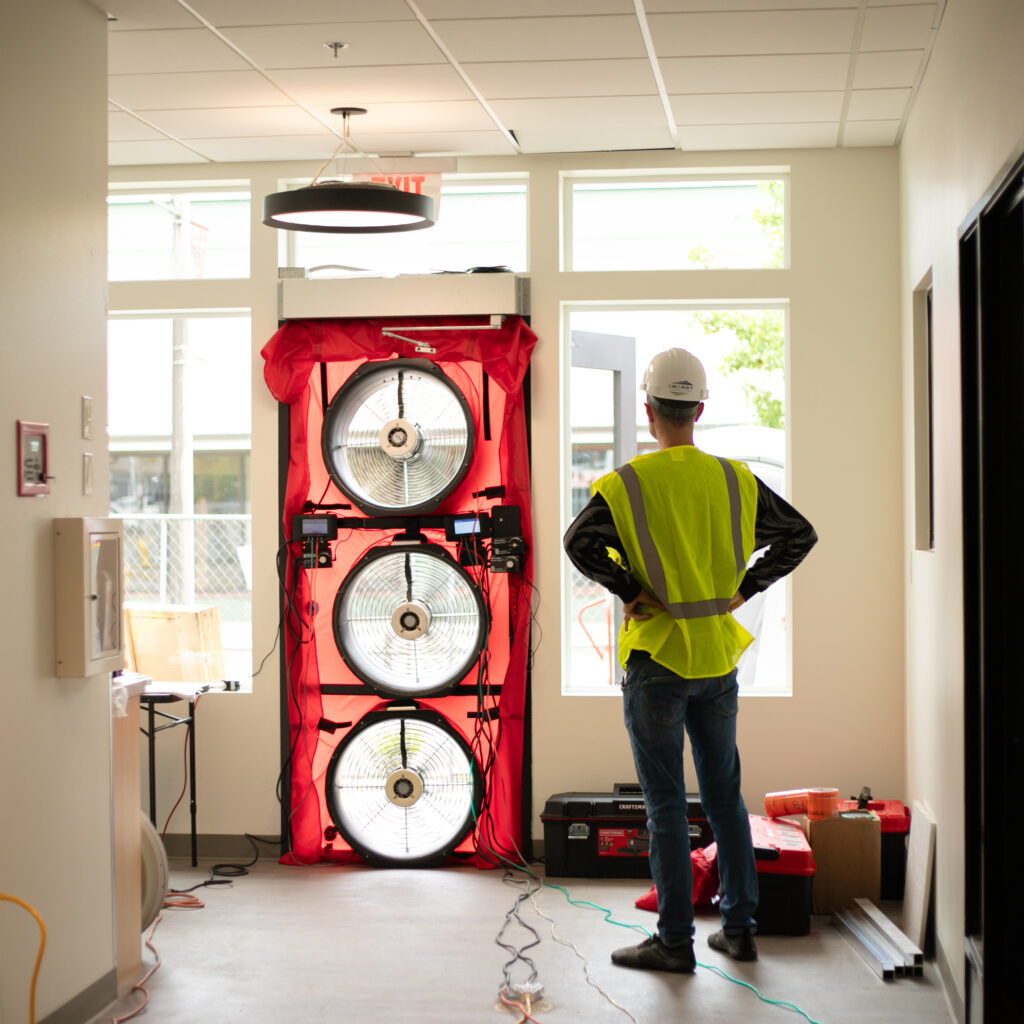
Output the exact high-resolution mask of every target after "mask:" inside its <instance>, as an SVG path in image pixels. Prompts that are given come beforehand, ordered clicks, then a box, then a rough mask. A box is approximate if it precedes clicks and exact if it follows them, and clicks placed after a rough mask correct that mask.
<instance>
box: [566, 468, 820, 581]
mask: <svg viewBox="0 0 1024 1024" xmlns="http://www.w3.org/2000/svg"><path fill="white" fill-rule="evenodd" d="M755 479H756V480H757V512H756V518H755V520H754V550H755V551H760V550H761V549H763V548H764V549H767V550H765V552H764V554H763V555H761V557H760V558H758V559H757V561H755V562H754V563H753V564H752V565H751V566H750V567H749V568H748V569H747V573H746V575H745V576H744V577H743V580H742V581H741V582H740V588H739V592H740V594H741V595H742V596H743V599H744V600H749V599H750V598H751V597H752V596H753V595H754V594H757V593H759V592H760V591H762V590H765V589H766V588H767V587H769V586H770V585H771V584H772V583H774V582H775V581H776V580H780V579H782V577H783V576H786V575H787V574H789V573H791V572H792V571H793V570H794V569H795V568H796V567H797V566H798V565H799V564H800V563H801V562H802V561H803V560H804V558H805V557H806V556H807V553H808V552H809V551H810V550H811V548H812V547H814V545H815V542H816V541H817V539H818V535H817V534H816V533H815V532H814V527H813V526H811V524H810V523H809V522H808V521H807V520H806V519H805V518H804V517H803V516H802V515H800V513H799V512H797V510H796V509H795V508H793V506H792V505H790V504H789V502H787V501H786V500H785V499H783V498H780V497H779V495H777V494H776V493H775V492H774V491H773V490H772V489H771V488H770V487H769V486H768V485H767V484H766V483H764V481H763V480H761V479H759V478H757V477H755ZM562 543H563V544H564V546H565V552H566V554H567V555H568V556H569V561H570V562H572V564H573V565H574V566H576V568H577V569H579V571H580V572H581V573H583V575H584V576H586V577H587V578H588V579H591V580H593V581H594V582H595V583H599V584H600V585H601V586H603V587H604V588H605V589H607V590H610V591H611V592H612V593H613V594H614V595H615V596H616V597H618V598H620V599H621V600H622V601H632V600H633V599H634V598H635V597H636V596H637V595H638V594H639V593H640V591H641V590H643V587H642V586H641V584H640V583H639V582H638V581H637V580H636V579H635V578H634V577H633V576H632V575H631V574H630V571H629V566H628V565H627V564H625V552H624V550H623V545H622V541H621V540H620V539H619V535H618V533H617V532H616V529H615V523H614V521H613V520H612V513H611V509H610V508H609V507H608V503H607V502H606V501H605V500H604V498H602V497H601V495H600V494H595V495H594V497H593V498H591V499H590V501H589V502H588V503H587V505H586V506H585V507H584V509H583V510H582V511H581V512H580V514H579V515H578V516H577V517H576V518H575V519H574V520H573V522H572V525H571V526H570V527H569V529H568V530H567V531H566V534H565V537H564V539H563V542H562ZM609 548H611V549H612V550H614V551H618V552H619V553H620V554H621V555H622V556H623V565H619V564H618V563H617V562H615V561H614V560H613V559H611V558H610V557H609V556H608V549H609Z"/></svg>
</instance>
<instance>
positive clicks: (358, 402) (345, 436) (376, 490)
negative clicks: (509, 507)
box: [321, 359, 473, 515]
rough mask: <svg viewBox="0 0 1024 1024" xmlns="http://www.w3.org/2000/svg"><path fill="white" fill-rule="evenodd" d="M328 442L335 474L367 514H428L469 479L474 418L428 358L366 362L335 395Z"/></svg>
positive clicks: (327, 457) (324, 436)
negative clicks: (467, 473)
mask: <svg viewBox="0 0 1024 1024" xmlns="http://www.w3.org/2000/svg"><path fill="white" fill-rule="evenodd" d="M321 447H322V449H323V456H324V464H325V465H326V466H327V471H328V473H330V475H331V479H332V480H333V481H334V482H335V484H337V486H338V488H339V489H340V490H341V491H342V492H343V493H344V494H346V495H347V496H348V497H349V498H350V499H351V500H352V501H353V502H354V503H355V504H356V505H357V506H358V507H359V509H360V510H362V512H364V513H365V514H366V515H380V514H387V513H395V512H404V513H412V512H422V511H424V510H426V509H431V508H433V507H434V506H436V505H437V504H438V503H439V502H440V501H442V500H443V499H444V498H445V497H447V496H448V495H449V494H450V493H451V492H452V491H453V490H454V489H455V487H456V486H457V485H458V483H459V481H460V480H462V478H463V476H465V474H466V470H467V468H468V467H469V463H470V460H471V459H472V457H473V417H472V414H471V413H470V410H469V405H468V403H467V402H466V399H465V397H464V396H463V395H462V394H461V392H460V391H459V390H458V388H456V386H455V385H454V384H453V383H452V382H451V380H449V379H448V377H447V376H445V374H444V373H443V372H442V371H441V370H440V368H439V367H437V366H435V365H434V364H433V363H431V362H429V361H428V360H425V359H394V360H390V361H387V362H373V363H364V364H363V365H362V366H361V367H359V369H358V370H356V372H355V373H353V374H352V376H351V377H349V379H348V380H347V381H346V382H345V383H344V384H343V385H342V386H341V388H339V389H338V392H337V394H335V396H334V398H333V399H332V400H331V404H330V405H329V406H328V408H327V412H326V414H325V415H324V425H323V431H322V433H321Z"/></svg>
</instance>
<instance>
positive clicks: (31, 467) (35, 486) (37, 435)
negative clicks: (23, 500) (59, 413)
mask: <svg viewBox="0 0 1024 1024" xmlns="http://www.w3.org/2000/svg"><path fill="white" fill-rule="evenodd" d="M49 437H50V425H49V424H48V423H29V422H28V421H27V420H18V494H20V495H25V496H32V495H41V494H49V493H50V478H49V476H48V475H47V466H48V465H49V452H48V448H49Z"/></svg>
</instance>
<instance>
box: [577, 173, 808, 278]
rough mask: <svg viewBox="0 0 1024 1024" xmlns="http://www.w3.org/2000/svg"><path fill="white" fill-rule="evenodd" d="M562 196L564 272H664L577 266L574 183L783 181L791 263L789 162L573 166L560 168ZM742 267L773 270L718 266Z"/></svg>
mask: <svg viewBox="0 0 1024 1024" xmlns="http://www.w3.org/2000/svg"><path fill="white" fill-rule="evenodd" d="M559 179H560V193H561V195H560V198H561V202H560V203H559V207H560V210H561V225H560V227H561V232H560V245H559V269H560V270H561V271H562V272H563V273H587V274H607V273H611V274H652V273H660V272H662V271H659V270H658V269H656V268H643V269H640V270H629V269H615V270H609V269H598V270H575V269H574V266H573V264H574V260H573V251H572V238H573V186H574V185H576V184H580V183H586V184H588V185H590V184H596V185H600V184H646V183H652V184H665V183H668V182H675V181H679V182H687V183H689V184H697V183H700V182H708V183H712V182H716V181H781V182H782V183H783V201H782V206H783V235H782V237H783V263H782V266H783V268H784V269H788V268H789V266H790V236H791V232H790V223H789V220H790V213H789V210H790V195H789V189H790V169H789V167H788V166H779V167H758V168H750V167H748V168H740V167H737V168H735V169H729V168H712V167H707V168H702V167H691V168H671V169H668V168H666V169H661V170H649V171H635V170H602V171H587V170H571V171H561V172H559ZM704 269H705V268H703V267H687V268H681V269H680V268H664V271H665V272H675V273H682V272H686V271H701V270H704ZM715 269H728V270H739V271H745V272H751V271H753V272H756V271H758V270H770V269H776V268H769V267H729V268H715Z"/></svg>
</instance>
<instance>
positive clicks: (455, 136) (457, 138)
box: [357, 126, 514, 156]
mask: <svg viewBox="0 0 1024 1024" xmlns="http://www.w3.org/2000/svg"><path fill="white" fill-rule="evenodd" d="M357 141H358V143H359V148H360V149H362V150H364V151H365V152H367V153H379V154H382V155H388V154H398V153H403V154H404V153H415V154H417V155H423V156H450V155H466V156H511V155H512V154H513V153H514V150H513V148H512V144H511V143H510V142H509V141H508V140H507V139H506V138H505V136H504V135H502V134H501V132H500V131H498V129H497V128H494V127H493V126H492V129H491V130H490V131H479V132H417V131H411V132H410V131H404V132H396V133H390V134H388V133H381V134H373V133H371V134H369V135H366V136H360V138H359V139H358V140H357Z"/></svg>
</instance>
